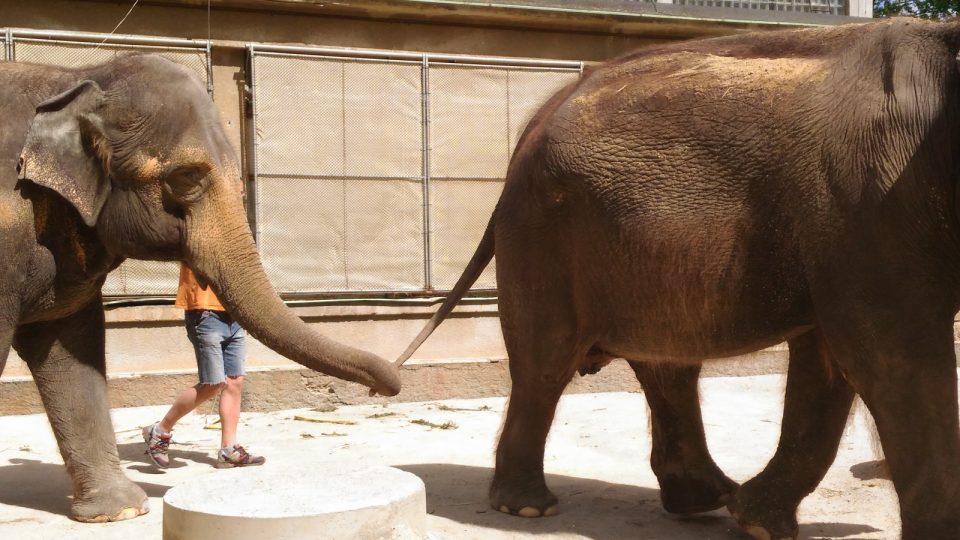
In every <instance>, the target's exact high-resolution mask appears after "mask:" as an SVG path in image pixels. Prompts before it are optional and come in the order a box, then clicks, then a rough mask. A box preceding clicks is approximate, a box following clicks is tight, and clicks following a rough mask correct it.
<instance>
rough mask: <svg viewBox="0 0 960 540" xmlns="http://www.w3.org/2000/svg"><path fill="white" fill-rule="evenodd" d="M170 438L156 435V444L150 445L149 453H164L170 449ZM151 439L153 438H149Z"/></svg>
mask: <svg viewBox="0 0 960 540" xmlns="http://www.w3.org/2000/svg"><path fill="white" fill-rule="evenodd" d="M172 438H173V437H169V436H168V437H164V436H162V435H157V436H156V439H157V442H155V443H153V444H151V445H150V451H151V452H153V451H157V450H162V451H166V450H167V449H168V448H170V440H171V439H172ZM151 439H153V437H151Z"/></svg>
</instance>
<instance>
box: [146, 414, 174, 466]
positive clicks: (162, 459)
mask: <svg viewBox="0 0 960 540" xmlns="http://www.w3.org/2000/svg"><path fill="white" fill-rule="evenodd" d="M172 437H173V434H172V433H162V432H161V431H160V422H156V423H154V424H152V425H149V426H147V427H145V428H143V442H145V443H147V451H146V452H144V454H146V455H147V456H148V457H150V461H152V462H153V464H154V465H156V466H157V467H160V468H161V469H166V468H167V467H168V466H169V465H170V457H169V456H168V455H167V450H168V449H169V448H170V439H171V438H172Z"/></svg>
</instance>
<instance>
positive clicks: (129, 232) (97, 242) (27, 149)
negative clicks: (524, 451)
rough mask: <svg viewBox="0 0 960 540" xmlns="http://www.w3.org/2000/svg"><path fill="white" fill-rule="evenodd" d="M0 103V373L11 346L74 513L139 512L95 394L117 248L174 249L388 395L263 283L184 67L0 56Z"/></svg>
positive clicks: (228, 174) (259, 326)
mask: <svg viewBox="0 0 960 540" xmlns="http://www.w3.org/2000/svg"><path fill="white" fill-rule="evenodd" d="M0 104H2V105H0V106H2V111H0V113H2V115H3V117H2V120H0V171H4V172H3V174H0V189H2V192H0V231H2V236H0V250H2V251H0V252H2V254H3V256H2V257H0V269H2V278H0V371H2V368H3V363H4V362H5V361H6V358H7V354H8V351H9V350H10V346H11V343H12V344H13V347H14V348H15V349H16V350H17V352H18V353H19V354H20V356H21V357H23V359H24V360H25V361H26V363H27V364H28V365H29V367H30V370H31V372H32V374H33V377H34V379H35V380H36V383H37V386H38V387H39V390H40V396H41V398H42V400H43V404H44V407H45V409H46V412H47V415H48V417H49V419H50V423H51V424H52V426H53V430H54V434H55V436H56V439H57V443H58V444H59V446H60V452H61V454H62V455H63V459H64V462H65V463H66V466H67V469H68V471H69V472H70V476H71V477H72V479H73V485H74V500H73V506H72V515H73V517H74V518H75V519H78V520H80V521H112V520H119V519H126V518H130V517H134V516H137V515H140V514H142V513H144V512H146V511H147V508H146V499H147V497H146V495H145V493H144V492H143V490H142V489H140V487H138V486H137V485H135V484H133V483H132V482H130V480H128V479H127V478H126V477H125V476H124V474H123V472H122V471H121V470H120V467H119V463H120V459H119V457H118V454H117V447H116V440H115V436H114V433H113V429H112V426H111V422H110V415H109V403H108V400H107V395H106V391H107V385H106V380H105V365H104V316H103V308H102V305H101V296H100V288H101V285H102V284H103V282H104V279H105V277H106V275H107V273H108V272H109V271H110V270H112V269H113V268H116V267H117V265H119V264H120V263H121V262H122V261H123V259H124V258H126V257H133V258H137V259H151V260H180V261H184V262H185V263H186V264H187V265H189V266H190V268H192V269H193V270H194V272H195V273H196V274H197V276H199V278H200V279H201V280H203V281H204V282H206V283H209V284H210V286H212V287H213V289H214V290H215V292H216V293H217V296H218V297H219V298H220V299H221V300H222V301H223V304H224V305H225V306H226V307H227V309H228V310H229V311H230V313H231V314H232V315H233V316H234V318H236V319H237V321H239V322H240V323H241V324H242V325H243V326H244V327H245V328H247V329H248V330H249V331H250V333H251V334H252V335H254V336H256V337H257V338H258V339H260V340H261V341H262V342H263V343H264V344H266V345H267V346H269V347H270V348H272V349H274V350H275V351H277V352H279V353H280V354H283V355H284V356H286V357H288V358H290V359H292V360H295V361H296V362H299V363H300V364H303V365H304V366H306V367H309V368H312V369H315V370H317V371H321V372H324V373H328V374H330V375H333V376H336V377H340V378H343V379H347V380H351V381H356V382H358V383H360V384H364V385H367V386H369V387H370V388H372V389H374V390H375V391H377V392H379V393H381V394H384V395H395V394H396V393H397V392H399V390H400V380H399V377H398V374H397V372H396V369H395V368H394V367H393V366H391V365H390V364H389V363H387V362H385V361H383V360H382V359H380V358H379V357H377V356H375V355H372V354H369V353H366V352H364V351H360V350H357V349H352V348H350V347H346V346H344V345H341V344H339V343H336V342H333V341H331V340H329V339H326V338H324V337H322V336H320V335H318V334H316V333H314V332H313V331H311V330H310V329H309V328H308V327H307V326H306V325H305V324H304V323H303V322H302V321H301V320H300V319H299V318H298V317H297V316H296V315H295V314H294V313H293V312H292V311H290V310H289V309H287V308H286V306H285V305H284V303H283V301H282V300H281V299H280V298H279V297H278V296H277V294H276V293H275V292H274V290H273V288H272V287H271V285H270V282H269V281H268V279H267V276H266V275H265V273H264V271H263V268H262V266H261V263H260V259H259V257H258V255H257V251H256V248H255V246H254V242H253V237H252V236H251V233H250V229H249V227H248V225H247V221H246V212H245V211H244V208H243V201H242V195H241V186H242V184H241V182H242V179H241V174H240V167H239V165H238V162H237V159H236V156H235V154H234V151H233V150H232V149H231V147H230V144H229V143H228V141H227V138H226V136H225V134H224V131H223V129H222V127H221V124H220V120H219V118H218V116H217V113H216V110H215V108H214V106H213V102H212V101H211V100H210V98H209V96H208V95H207V93H206V90H205V89H204V88H203V87H202V86H201V84H200V83H199V82H198V81H197V80H196V78H195V77H194V76H192V75H191V74H190V73H189V72H188V71H187V70H186V69H185V68H183V67H182V66H179V65H177V64H174V63H173V62H170V61H168V60H165V59H163V58H160V57H156V56H142V55H141V56H127V57H121V58H118V59H116V60H114V61H112V62H109V63H106V64H103V65H100V66H97V67H92V68H89V69H79V70H71V69H61V68H56V67H48V66H39V65H31V64H22V63H0ZM18 158H19V159H18ZM17 171H19V177H18V175H17Z"/></svg>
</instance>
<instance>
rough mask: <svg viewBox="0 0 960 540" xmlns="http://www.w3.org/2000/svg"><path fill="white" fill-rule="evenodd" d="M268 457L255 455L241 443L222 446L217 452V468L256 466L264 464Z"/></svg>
mask: <svg viewBox="0 0 960 540" xmlns="http://www.w3.org/2000/svg"><path fill="white" fill-rule="evenodd" d="M266 461H267V458H265V457H263V456H254V455H252V454H250V453H249V452H247V451H246V449H244V448H243V447H242V446H240V445H239V444H235V445H233V446H228V447H227V448H221V449H220V451H219V452H217V468H218V469H230V468H232V467H254V466H256V465H263V464H264V463H266Z"/></svg>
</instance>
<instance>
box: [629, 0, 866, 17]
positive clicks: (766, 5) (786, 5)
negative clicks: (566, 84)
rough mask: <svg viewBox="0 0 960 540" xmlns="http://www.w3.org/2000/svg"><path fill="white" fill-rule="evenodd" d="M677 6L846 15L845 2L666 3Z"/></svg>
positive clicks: (752, 0) (746, 0)
mask: <svg viewBox="0 0 960 540" xmlns="http://www.w3.org/2000/svg"><path fill="white" fill-rule="evenodd" d="M630 1H633V2H645V3H653V2H656V3H660V2H657V0H630ZM667 3H668V4H669V3H672V4H676V5H678V6H703V7H719V8H736V9H757V10H764V11H787V12H795V13H829V14H832V15H847V14H848V13H849V9H850V8H849V3H848V2H847V0H673V1H672V2H667Z"/></svg>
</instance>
